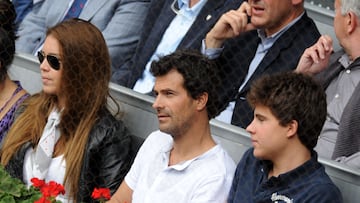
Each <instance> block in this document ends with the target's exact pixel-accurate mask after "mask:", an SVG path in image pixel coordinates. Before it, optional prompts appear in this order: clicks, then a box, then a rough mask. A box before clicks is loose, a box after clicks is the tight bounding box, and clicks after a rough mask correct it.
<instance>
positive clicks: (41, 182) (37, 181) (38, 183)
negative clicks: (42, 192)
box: [30, 178, 45, 188]
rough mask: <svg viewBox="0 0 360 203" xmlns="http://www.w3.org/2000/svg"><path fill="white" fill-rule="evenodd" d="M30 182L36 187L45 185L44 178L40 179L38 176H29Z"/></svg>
mask: <svg viewBox="0 0 360 203" xmlns="http://www.w3.org/2000/svg"><path fill="white" fill-rule="evenodd" d="M30 181H31V182H32V185H33V186H34V187H36V188H41V187H42V186H44V185H45V181H44V180H40V179H38V178H31V180H30Z"/></svg>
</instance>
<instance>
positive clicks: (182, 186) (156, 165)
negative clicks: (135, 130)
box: [125, 131, 235, 203]
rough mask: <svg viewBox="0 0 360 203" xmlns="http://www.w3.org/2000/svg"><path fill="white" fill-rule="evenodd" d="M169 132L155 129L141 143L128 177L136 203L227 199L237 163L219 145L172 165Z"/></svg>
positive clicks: (171, 140) (127, 181) (174, 202)
mask: <svg viewBox="0 0 360 203" xmlns="http://www.w3.org/2000/svg"><path fill="white" fill-rule="evenodd" d="M172 146H173V139H172V137H171V136H170V135H168V134H165V133H162V132H160V131H155V132H153V133H151V134H150V135H149V136H148V138H147V139H146V140H145V142H144V144H143V145H142V146H141V148H140V150H139V152H138V154H137V156H136V158H135V161H134V163H133V165H132V167H131V169H130V171H129V173H128V174H127V175H126V177H125V182H126V183H127V185H128V186H129V187H130V188H131V189H132V190H133V197H132V202H133V203H140V202H141V203H152V202H157V203H161V202H164V203H169V202H171V203H177V202H184V203H185V202H225V201H226V198H227V195H228V193H229V191H230V187H231V184H232V178H233V175H234V172H235V163H234V161H233V160H232V159H231V158H230V156H229V155H228V154H227V153H226V152H225V150H224V149H223V148H222V147H221V146H220V145H216V146H215V147H213V148H212V149H210V150H209V151H207V152H205V153H204V154H202V155H200V156H198V157H195V158H193V159H191V160H187V161H184V162H181V163H178V164H176V165H172V166H168V165H169V154H170V150H171V149H172Z"/></svg>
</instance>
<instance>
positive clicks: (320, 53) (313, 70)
mask: <svg viewBox="0 0 360 203" xmlns="http://www.w3.org/2000/svg"><path fill="white" fill-rule="evenodd" d="M332 53H333V42H332V39H331V37H330V36H328V35H323V36H321V37H320V38H319V40H318V41H317V42H316V43H315V44H314V45H313V46H311V47H309V48H307V49H305V51H304V53H303V55H302V56H301V58H300V60H299V63H298V66H297V67H296V70H295V72H298V73H304V74H309V75H315V74H317V73H319V72H321V71H322V70H324V69H325V68H327V67H328V65H329V61H330V56H331V54H332Z"/></svg>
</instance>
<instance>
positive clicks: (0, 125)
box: [0, 0, 29, 146]
mask: <svg viewBox="0 0 360 203" xmlns="http://www.w3.org/2000/svg"><path fill="white" fill-rule="evenodd" d="M15 17H16V12H15V9H14V6H13V5H12V4H11V2H10V1H9V0H0V143H1V142H2V139H3V138H4V137H5V135H6V134H7V132H8V130H9V128H10V126H11V125H12V123H13V121H14V112H15V110H16V109H17V108H18V107H19V105H20V104H21V103H22V102H23V101H24V99H25V98H26V97H28V96H29V94H28V93H27V92H26V91H25V90H24V89H23V88H22V87H21V85H20V82H19V81H12V80H11V79H10V77H9V75H8V68H9V67H10V64H11V63H12V61H13V58H14V54H15V38H16V37H15V30H14V29H15V25H14V21H15ZM0 146H1V144H0Z"/></svg>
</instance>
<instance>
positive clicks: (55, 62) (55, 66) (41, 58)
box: [37, 51, 60, 70]
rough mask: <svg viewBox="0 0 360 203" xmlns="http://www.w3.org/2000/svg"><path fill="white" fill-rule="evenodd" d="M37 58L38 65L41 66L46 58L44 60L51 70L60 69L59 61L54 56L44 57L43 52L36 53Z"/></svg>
mask: <svg viewBox="0 0 360 203" xmlns="http://www.w3.org/2000/svg"><path fill="white" fill-rule="evenodd" d="M37 56H38V59H39V62H40V64H42V62H43V61H44V59H45V57H46V60H47V62H48V63H49V65H50V66H51V68H52V69H54V70H59V69H60V59H58V58H57V57H56V56H53V55H45V54H44V52H42V51H38V53H37Z"/></svg>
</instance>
